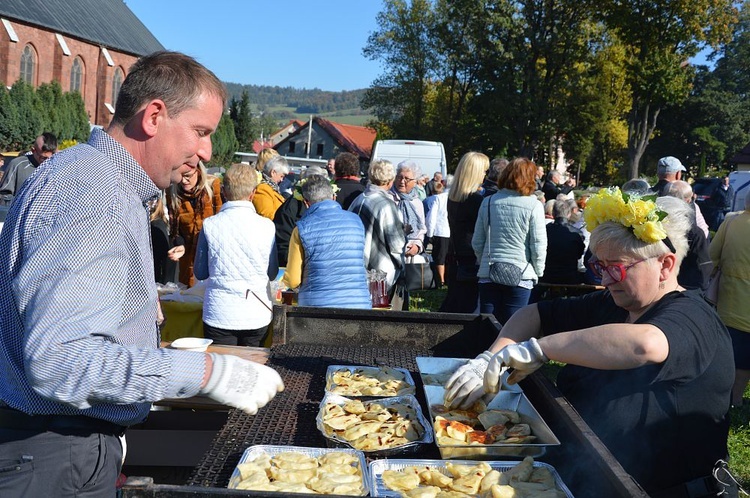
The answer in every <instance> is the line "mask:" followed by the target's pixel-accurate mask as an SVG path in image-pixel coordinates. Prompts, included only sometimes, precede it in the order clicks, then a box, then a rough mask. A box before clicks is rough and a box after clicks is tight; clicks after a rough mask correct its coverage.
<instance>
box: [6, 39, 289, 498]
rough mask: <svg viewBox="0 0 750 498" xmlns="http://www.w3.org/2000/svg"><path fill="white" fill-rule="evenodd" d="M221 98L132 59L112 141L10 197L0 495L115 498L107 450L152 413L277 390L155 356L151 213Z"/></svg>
mask: <svg viewBox="0 0 750 498" xmlns="http://www.w3.org/2000/svg"><path fill="white" fill-rule="evenodd" d="M226 97H227V94H226V90H225V88H224V86H223V84H222V83H221V82H220V81H219V80H218V78H216V76H215V75H214V74H213V73H211V72H210V71H209V70H208V69H206V68H205V67H203V66H201V65H200V64H198V63H197V62H196V61H195V60H193V59H192V58H190V57H187V56H185V55H183V54H179V53H175V52H157V53H154V54H151V55H149V56H147V57H144V58H142V59H140V60H139V61H138V62H136V64H135V65H133V67H132V68H131V70H130V73H129V74H128V76H127V78H126V79H125V81H124V82H123V85H122V88H121V90H120V94H119V97H118V101H117V109H116V111H115V115H114V118H113V120H112V123H111V125H110V127H109V128H108V129H107V130H106V131H104V130H98V129H97V130H94V131H93V132H92V134H91V138H90V139H89V142H88V143H87V144H81V145H78V146H76V147H72V148H70V149H66V150H64V151H62V152H61V153H58V154H56V155H55V156H53V158H52V159H50V160H48V161H46V162H45V163H44V164H43V165H41V166H40V167H39V169H38V170H37V172H36V174H35V175H34V176H33V177H32V178H31V179H30V180H29V181H28V182H26V183H25V184H24V185H23V187H22V188H21V189H20V191H18V192H17V195H16V199H15V200H14V202H13V205H12V206H11V208H10V211H9V213H8V216H7V218H6V221H5V226H4V227H3V231H2V234H1V235H0V296H1V297H0V467H2V468H3V469H5V471H4V472H3V473H2V475H0V496H13V497H16V496H29V497H38V496H56V497H60V496H65V497H68V496H70V497H72V496H77V497H78V496H84V495H85V496H87V497H100V496H101V497H104V496H107V497H111V496H112V495H113V493H114V491H115V489H114V488H115V482H116V479H117V477H118V475H119V472H120V468H121V464H122V459H123V448H122V446H121V442H120V439H119V438H120V437H121V436H122V435H123V434H124V432H125V430H126V428H127V427H128V426H130V425H133V424H136V423H138V422H141V421H143V420H144V419H145V418H146V416H147V415H148V412H149V409H150V407H151V403H152V402H154V401H158V400H161V399H164V398H185V397H190V396H194V395H196V394H199V393H200V394H204V395H206V396H209V397H211V398H212V399H214V400H216V401H219V402H221V403H224V404H226V405H229V406H233V407H237V408H241V409H243V410H245V411H246V412H248V413H255V412H256V411H257V410H258V408H260V407H262V406H263V405H265V404H266V403H267V402H268V401H269V400H270V399H271V398H272V397H273V396H274V395H275V394H276V392H277V391H279V390H281V389H283V383H282V381H281V378H280V377H279V375H278V374H277V373H276V372H275V371H274V370H272V369H271V368H268V367H265V366H262V365H257V364H252V363H251V362H247V361H245V360H242V359H240V358H238V357H235V356H229V355H217V354H206V353H201V352H192V351H178V350H174V349H160V348H159V339H160V337H159V332H158V328H157V325H156V316H157V307H158V301H157V295H156V286H155V283H154V269H153V260H152V254H151V247H150V240H149V235H150V228H149V220H148V211H147V203H148V201H149V200H150V199H153V198H155V197H156V196H157V195H158V194H159V192H160V189H164V188H166V187H168V186H169V185H170V183H172V182H177V181H179V180H180V179H181V177H182V175H183V174H184V173H186V172H188V171H189V170H190V169H194V168H195V167H196V166H197V165H198V161H201V160H202V161H208V160H209V159H210V157H211V134H212V133H213V132H214V131H215V130H216V127H217V125H218V123H219V119H220V118H221V115H222V113H223V111H224V107H225V104H226ZM8 469H11V470H8ZM9 474H12V475H9Z"/></svg>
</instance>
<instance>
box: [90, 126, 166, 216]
mask: <svg viewBox="0 0 750 498" xmlns="http://www.w3.org/2000/svg"><path fill="white" fill-rule="evenodd" d="M88 143H89V145H90V146H92V147H93V148H95V149H96V150H98V151H99V152H101V153H102V154H104V155H105V156H107V157H109V158H110V159H111V160H112V162H113V163H114V164H115V166H116V167H117V169H118V170H119V171H120V173H121V174H122V176H123V177H124V178H125V181H127V182H128V183H129V184H130V186H131V187H132V188H133V190H135V193H136V195H138V197H139V198H140V199H141V201H142V202H143V203H146V202H148V201H149V200H151V199H153V198H154V197H156V196H158V195H159V193H160V190H159V187H157V186H156V184H154V182H153V180H151V178H149V176H148V175H147V174H146V172H145V171H144V170H143V167H141V165H140V164H138V162H137V161H136V160H135V159H134V158H133V156H131V155H130V153H129V152H128V151H127V150H126V149H125V147H123V146H122V144H120V143H119V142H118V141H117V140H115V139H114V138H112V137H111V136H109V134H107V132H106V131H104V130H103V129H101V128H94V129H93V130H92V131H91V136H90V137H89V142H88Z"/></svg>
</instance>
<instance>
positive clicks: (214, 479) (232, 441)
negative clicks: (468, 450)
mask: <svg viewBox="0 0 750 498" xmlns="http://www.w3.org/2000/svg"><path fill="white" fill-rule="evenodd" d="M417 356H431V354H430V351H429V350H427V349H425V350H415V349H411V348H410V349H395V348H372V347H361V348H360V347H354V346H321V345H305V344H284V345H279V346H274V348H273V349H272V352H271V357H270V359H269V362H268V364H269V366H271V367H273V368H274V369H276V370H277V371H278V372H279V374H280V375H281V378H282V379H284V386H285V389H284V392H283V393H279V394H278V395H277V396H276V397H275V398H274V399H273V400H271V402H270V403H269V404H268V405H266V406H265V407H263V408H262V409H261V410H260V411H259V412H258V414H257V415H255V416H250V415H246V414H244V413H243V412H241V411H239V410H232V411H231V412H230V413H229V418H228V420H227V423H226V424H225V425H224V427H223V428H222V429H221V431H220V432H219V433H218V435H217V436H216V438H215V439H214V441H213V443H212V444H211V448H210V449H209V451H208V452H207V453H206V455H205V456H204V457H203V459H202V460H201V462H200V463H199V464H198V466H196V467H195V469H193V473H192V475H191V476H190V479H189V481H188V485H190V486H210V487H226V486H227V484H228V483H229V478H230V477H231V475H232V471H233V470H234V468H235V467H236V466H237V462H239V460H240V458H241V457H242V453H243V452H244V451H245V449H247V448H248V447H250V446H254V445H257V444H273V445H292V446H307V447H317V448H321V447H322V448H325V447H326V446H327V444H328V440H327V439H326V438H325V437H323V435H322V434H320V432H319V431H318V429H317V427H316V426H315V417H316V416H317V414H318V409H319V405H320V400H321V399H323V395H324V392H325V374H326V370H327V368H328V366H329V365H388V366H391V367H400V368H405V369H407V370H409V371H410V372H411V373H412V375H413V376H414V379H415V382H417V393H418V395H417V397H418V399H420V401H421V402H422V403H423V408H424V400H423V391H422V389H420V384H419V383H420V380H419V376H418V375H417V365H416V361H415V357H417ZM435 453H437V452H435ZM433 457H434V455H429V456H425V458H433Z"/></svg>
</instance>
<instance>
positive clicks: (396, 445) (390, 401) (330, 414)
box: [316, 393, 433, 457]
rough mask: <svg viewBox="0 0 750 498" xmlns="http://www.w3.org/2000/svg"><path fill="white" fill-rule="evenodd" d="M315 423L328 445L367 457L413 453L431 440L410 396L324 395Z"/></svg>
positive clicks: (420, 413)
mask: <svg viewBox="0 0 750 498" xmlns="http://www.w3.org/2000/svg"><path fill="white" fill-rule="evenodd" d="M316 423H317V426H318V430H320V432H321V433H322V434H323V435H324V436H325V437H326V438H327V439H328V441H329V445H330V446H334V447H338V446H348V447H351V448H354V449H357V450H361V451H364V452H365V453H366V454H367V455H368V456H370V457H387V456H392V455H400V454H406V453H410V452H414V451H417V450H418V449H419V447H420V445H422V444H429V443H432V441H433V438H432V431H431V430H430V424H429V422H428V421H427V419H426V418H425V417H424V415H423V414H422V409H421V408H420V406H419V403H418V402H417V399H416V398H415V397H414V396H393V397H390V398H382V399H376V400H362V399H357V398H347V397H344V396H339V395H337V394H331V393H328V394H326V395H325V396H324V397H323V400H322V401H321V402H320V410H319V412H318V416H317V418H316Z"/></svg>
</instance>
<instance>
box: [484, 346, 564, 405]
mask: <svg viewBox="0 0 750 498" xmlns="http://www.w3.org/2000/svg"><path fill="white" fill-rule="evenodd" d="M548 361H549V358H547V355H545V354H544V351H542V347H541V346H540V345H539V342H538V341H537V340H536V339H535V338H533V337H532V338H531V339H529V340H528V341H525V342H519V343H517V344H510V345H508V346H505V347H504V348H503V349H501V350H500V352H499V353H497V354H496V355H495V356H493V357H492V359H491V360H490V362H489V365H488V366H487V371H486V372H485V374H484V390H485V391H487V392H488V393H496V392H497V391H498V390H499V389H500V376H501V375H502V374H503V373H504V372H505V371H506V370H507V369H508V368H512V369H513V372H512V373H511V374H510V375H509V376H508V384H517V383H518V382H520V381H522V380H523V379H525V378H526V376H527V375H531V374H532V373H533V372H535V371H536V370H537V369H538V368H539V367H541V366H542V365H544V364H545V363H547V362H548Z"/></svg>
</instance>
